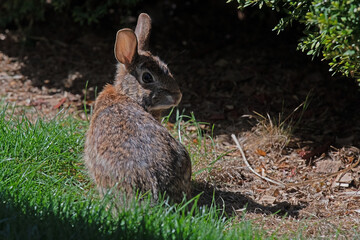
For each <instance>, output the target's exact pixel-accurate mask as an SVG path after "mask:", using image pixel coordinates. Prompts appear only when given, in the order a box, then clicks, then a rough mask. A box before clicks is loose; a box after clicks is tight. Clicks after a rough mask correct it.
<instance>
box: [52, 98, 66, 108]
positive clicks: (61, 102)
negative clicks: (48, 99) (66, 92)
mask: <svg viewBox="0 0 360 240" xmlns="http://www.w3.org/2000/svg"><path fill="white" fill-rule="evenodd" d="M66 99H67V98H66V97H64V98H62V99H61V100H60V101H59V102H58V103H57V104H56V105H55V106H54V107H53V109H58V108H59V107H61V105H63V104H64V103H65V101H66Z"/></svg>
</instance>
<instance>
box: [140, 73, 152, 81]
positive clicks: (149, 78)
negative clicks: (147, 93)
mask: <svg viewBox="0 0 360 240" xmlns="http://www.w3.org/2000/svg"><path fill="white" fill-rule="evenodd" d="M142 81H143V83H152V82H153V81H154V79H153V77H152V76H151V74H150V73H148V72H144V73H143V75H142Z"/></svg>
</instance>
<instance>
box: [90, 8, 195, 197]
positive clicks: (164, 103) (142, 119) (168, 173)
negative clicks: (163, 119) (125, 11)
mask: <svg viewBox="0 0 360 240" xmlns="http://www.w3.org/2000/svg"><path fill="white" fill-rule="evenodd" d="M150 29H151V19H150V17H149V16H148V15H147V14H144V13H142V14H140V16H139V18H138V23H137V26H136V30H135V32H133V31H132V30H130V29H122V30H119V31H118V33H117V36H116V42H115V50H114V52H115V57H116V59H117V60H118V62H119V63H118V67H117V74H116V79H115V83H114V85H106V86H105V87H104V89H103V91H102V92H101V93H100V94H99V96H98V97H97V99H96V102H95V107H94V111H93V116H92V119H91V123H90V127H89V130H88V132H87V136H86V142H85V154H84V159H85V164H86V166H87V168H88V170H89V172H90V175H91V176H92V178H93V179H94V180H95V183H96V185H97V186H98V188H99V189H100V191H101V193H102V194H103V193H104V192H106V191H107V190H108V189H110V188H112V187H114V186H116V188H118V189H119V191H120V192H122V193H124V194H126V196H131V195H132V193H133V192H134V190H139V191H140V192H142V193H145V192H151V193H152V196H153V199H155V200H157V197H158V195H159V194H163V193H166V195H167V196H168V197H169V198H170V199H171V200H173V201H175V202H180V201H181V200H182V199H183V196H184V194H186V196H187V197H189V196H190V179H191V162H190V158H189V155H188V153H187V151H186V149H185V148H184V146H183V145H182V144H181V143H179V142H178V141H177V140H175V139H174V138H173V137H172V136H171V135H170V133H169V132H168V131H167V130H166V128H164V127H163V126H162V125H161V124H160V123H159V119H160V116H161V111H162V110H164V109H167V108H170V107H172V106H175V105H177V104H178V103H179V102H180V100H181V92H180V90H179V87H178V85H177V83H176V82H175V80H174V78H173V76H172V75H171V73H170V71H169V69H168V68H167V66H166V64H164V63H163V62H162V61H161V60H160V59H159V58H158V57H155V56H153V55H152V54H151V53H150V52H149V51H147V45H148V39H149V34H150ZM149 74H150V75H151V76H149Z"/></svg>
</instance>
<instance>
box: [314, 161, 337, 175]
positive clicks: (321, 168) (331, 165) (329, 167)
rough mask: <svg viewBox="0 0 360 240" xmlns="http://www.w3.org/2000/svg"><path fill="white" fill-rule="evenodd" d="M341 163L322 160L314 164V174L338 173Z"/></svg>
mask: <svg viewBox="0 0 360 240" xmlns="http://www.w3.org/2000/svg"><path fill="white" fill-rule="evenodd" d="M340 166H341V161H332V160H324V161H320V162H317V163H316V170H315V171H316V172H318V173H334V172H337V171H339V169H340Z"/></svg>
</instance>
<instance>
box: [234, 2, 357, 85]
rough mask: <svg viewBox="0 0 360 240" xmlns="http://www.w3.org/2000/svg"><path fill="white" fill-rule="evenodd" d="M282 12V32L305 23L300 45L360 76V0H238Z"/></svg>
mask: <svg viewBox="0 0 360 240" xmlns="http://www.w3.org/2000/svg"><path fill="white" fill-rule="evenodd" d="M230 1H233V0H229V1H228V2H230ZM237 2H238V3H239V5H240V8H244V7H248V6H253V5H258V6H259V7H260V8H261V7H262V6H263V5H266V6H268V7H270V8H271V9H272V10H275V11H277V12H281V13H282V14H283V15H284V17H283V18H281V19H280V21H279V23H278V24H277V25H276V26H275V27H274V30H276V31H278V32H280V31H282V30H284V28H285V27H286V26H288V25H291V23H292V22H293V21H294V20H295V21H298V22H300V23H302V24H304V25H305V27H304V35H305V36H304V37H303V38H302V39H300V42H299V45H298V49H300V50H302V51H303V52H307V54H308V55H312V56H321V55H322V57H323V59H325V60H328V61H329V65H330V71H332V72H334V73H336V72H341V73H342V74H344V75H345V76H347V77H355V78H357V79H358V81H359V80H360V2H359V1H358V0H331V1H330V0H325V1H324V0H312V1H310V0H302V1H295V0H237Z"/></svg>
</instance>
